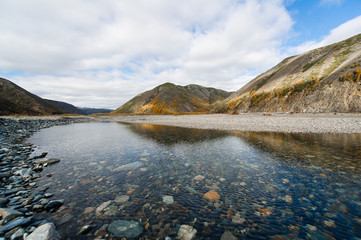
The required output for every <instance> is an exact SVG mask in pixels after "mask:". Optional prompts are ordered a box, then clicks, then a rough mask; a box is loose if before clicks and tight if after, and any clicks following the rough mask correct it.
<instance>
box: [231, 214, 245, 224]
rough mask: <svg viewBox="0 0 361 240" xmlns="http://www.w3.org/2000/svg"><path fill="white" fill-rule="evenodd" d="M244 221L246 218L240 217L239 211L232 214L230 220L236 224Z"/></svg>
mask: <svg viewBox="0 0 361 240" xmlns="http://www.w3.org/2000/svg"><path fill="white" fill-rule="evenodd" d="M245 221H246V219H244V218H241V215H240V214H239V212H237V213H236V214H235V215H234V216H232V222H233V223H236V224H243V223H244V222H245Z"/></svg>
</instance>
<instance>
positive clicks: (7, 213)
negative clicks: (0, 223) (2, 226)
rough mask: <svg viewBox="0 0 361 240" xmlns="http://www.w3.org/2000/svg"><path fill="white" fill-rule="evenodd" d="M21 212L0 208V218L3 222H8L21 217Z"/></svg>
mask: <svg viewBox="0 0 361 240" xmlns="http://www.w3.org/2000/svg"><path fill="white" fill-rule="evenodd" d="M23 215H24V214H23V213H22V212H19V211H16V210H13V209H10V208H0V216H1V218H2V219H3V220H6V221H10V220H13V219H14V218H17V217H20V216H23Z"/></svg>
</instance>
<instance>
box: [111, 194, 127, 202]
mask: <svg viewBox="0 0 361 240" xmlns="http://www.w3.org/2000/svg"><path fill="white" fill-rule="evenodd" d="M128 200H129V196H128V195H122V196H117V197H116V198H115V199H114V202H116V203H118V204H122V203H125V202H126V201H128Z"/></svg>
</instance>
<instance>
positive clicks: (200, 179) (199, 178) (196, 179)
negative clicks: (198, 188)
mask: <svg viewBox="0 0 361 240" xmlns="http://www.w3.org/2000/svg"><path fill="white" fill-rule="evenodd" d="M203 179H204V176H202V175H198V176H195V177H194V178H193V180H194V181H202V180H203Z"/></svg>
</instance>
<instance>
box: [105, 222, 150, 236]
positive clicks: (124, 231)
mask: <svg viewBox="0 0 361 240" xmlns="http://www.w3.org/2000/svg"><path fill="white" fill-rule="evenodd" d="M108 231H109V232H111V233H112V234H114V235H115V236H116V237H120V238H122V237H124V238H136V237H138V236H139V235H141V234H142V232H143V228H142V226H141V225H140V223H139V222H136V221H124V220H117V221H114V222H112V223H111V224H109V226H108Z"/></svg>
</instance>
